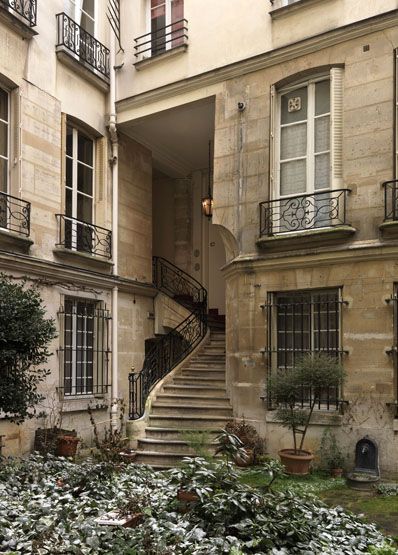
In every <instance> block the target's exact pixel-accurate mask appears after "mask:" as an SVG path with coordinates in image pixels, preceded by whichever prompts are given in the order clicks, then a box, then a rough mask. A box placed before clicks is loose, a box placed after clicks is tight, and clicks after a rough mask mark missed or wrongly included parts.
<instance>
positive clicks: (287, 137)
mask: <svg viewBox="0 0 398 555" xmlns="http://www.w3.org/2000/svg"><path fill="white" fill-rule="evenodd" d="M306 154H307V124H306V123H299V124H297V125H289V127H282V129H281V160H286V159H287V158H298V157H299V156H305V155H306Z"/></svg>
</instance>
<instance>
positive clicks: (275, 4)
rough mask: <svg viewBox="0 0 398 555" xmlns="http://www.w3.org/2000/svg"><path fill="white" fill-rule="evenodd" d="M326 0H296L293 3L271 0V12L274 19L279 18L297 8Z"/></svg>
mask: <svg viewBox="0 0 398 555" xmlns="http://www.w3.org/2000/svg"><path fill="white" fill-rule="evenodd" d="M325 1H326V0H295V1H293V2H292V3H291V4H287V3H286V0H270V3H271V9H270V11H269V14H270V16H271V18H272V19H278V18H279V17H283V16H285V15H289V14H290V13H293V12H295V11H297V10H300V9H302V8H305V7H307V6H311V5H313V4H320V3H321V2H322V3H324V2H325Z"/></svg>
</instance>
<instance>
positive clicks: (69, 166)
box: [65, 158, 73, 188]
mask: <svg viewBox="0 0 398 555" xmlns="http://www.w3.org/2000/svg"><path fill="white" fill-rule="evenodd" d="M65 183H66V186H67V187H70V188H72V187H73V161H72V159H71V158H67V159H66V168H65Z"/></svg>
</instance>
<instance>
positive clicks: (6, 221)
mask: <svg viewBox="0 0 398 555" xmlns="http://www.w3.org/2000/svg"><path fill="white" fill-rule="evenodd" d="M0 228H2V229H8V230H9V231H14V232H15V233H18V234H19V235H25V236H26V237H29V234H30V202H27V201H26V200H22V199H20V198H18V197H13V196H12V195H7V194H6V193H2V192H0Z"/></svg>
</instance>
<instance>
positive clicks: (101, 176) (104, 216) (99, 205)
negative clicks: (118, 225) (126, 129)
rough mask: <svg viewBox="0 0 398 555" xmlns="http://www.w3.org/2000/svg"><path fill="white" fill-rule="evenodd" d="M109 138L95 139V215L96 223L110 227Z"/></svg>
mask: <svg viewBox="0 0 398 555" xmlns="http://www.w3.org/2000/svg"><path fill="white" fill-rule="evenodd" d="M107 184H108V140H107V138H106V137H100V138H98V139H96V141H95V197H96V203H95V217H96V220H95V221H96V223H97V224H98V225H100V226H102V227H106V228H109V225H110V223H111V222H110V213H109V206H108V187H107Z"/></svg>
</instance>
